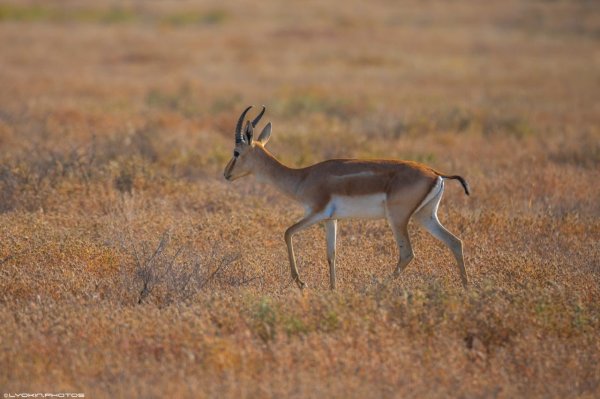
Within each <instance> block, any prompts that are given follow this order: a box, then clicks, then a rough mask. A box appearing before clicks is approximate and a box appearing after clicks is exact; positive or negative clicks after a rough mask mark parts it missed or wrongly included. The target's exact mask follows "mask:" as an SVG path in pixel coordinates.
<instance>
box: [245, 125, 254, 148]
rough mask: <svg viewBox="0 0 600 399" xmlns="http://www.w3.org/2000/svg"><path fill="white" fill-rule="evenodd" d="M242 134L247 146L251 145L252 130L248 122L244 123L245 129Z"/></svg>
mask: <svg viewBox="0 0 600 399" xmlns="http://www.w3.org/2000/svg"><path fill="white" fill-rule="evenodd" d="M244 133H245V135H246V141H247V143H248V144H252V135H253V134H254V128H253V127H252V124H251V123H250V121H247V122H246V128H245V129H244Z"/></svg>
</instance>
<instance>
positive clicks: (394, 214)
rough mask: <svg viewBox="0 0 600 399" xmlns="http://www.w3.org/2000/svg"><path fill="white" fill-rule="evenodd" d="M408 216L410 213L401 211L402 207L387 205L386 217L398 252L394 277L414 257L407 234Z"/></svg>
mask: <svg viewBox="0 0 600 399" xmlns="http://www.w3.org/2000/svg"><path fill="white" fill-rule="evenodd" d="M409 218H410V215H407V214H406V212H403V211H402V207H398V208H394V207H393V206H392V205H390V206H388V207H387V219H388V222H389V224H390V226H391V227H392V231H393V232H394V239H395V240H396V245H397V246H398V252H399V254H398V264H397V265H396V269H395V270H394V277H397V276H399V275H400V273H402V272H403V271H404V269H406V266H408V264H409V263H410V261H412V260H413V258H414V257H415V255H414V253H413V250H412V246H411V245H410V238H409V236H408V219H409Z"/></svg>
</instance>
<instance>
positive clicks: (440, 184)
mask: <svg viewBox="0 0 600 399" xmlns="http://www.w3.org/2000/svg"><path fill="white" fill-rule="evenodd" d="M443 189H444V179H442V178H441V177H440V176H438V178H437V179H436V180H435V184H434V185H433V188H432V189H431V190H430V191H429V193H428V194H427V196H426V197H425V199H424V200H423V201H421V203H420V204H419V206H418V207H417V209H415V211H414V212H413V215H414V214H415V213H417V212H419V211H420V210H421V208H423V207H424V206H425V205H426V204H427V203H428V202H429V201H431V200H432V199H434V198H435V197H436V196H437V195H438V194H439V193H440V192H441V191H442V190H443Z"/></svg>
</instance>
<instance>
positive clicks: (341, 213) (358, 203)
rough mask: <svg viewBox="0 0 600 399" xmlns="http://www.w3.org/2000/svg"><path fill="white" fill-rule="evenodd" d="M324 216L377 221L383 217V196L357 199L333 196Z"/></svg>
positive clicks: (364, 196)
mask: <svg viewBox="0 0 600 399" xmlns="http://www.w3.org/2000/svg"><path fill="white" fill-rule="evenodd" d="M325 216H326V217H328V218H331V219H346V218H359V219H379V218H384V217H385V194H384V193H381V194H371V195H361V196H358V197H344V196H335V195H334V196H333V197H332V198H331V201H329V204H327V206H326V207H325Z"/></svg>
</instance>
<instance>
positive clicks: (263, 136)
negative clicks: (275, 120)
mask: <svg viewBox="0 0 600 399" xmlns="http://www.w3.org/2000/svg"><path fill="white" fill-rule="evenodd" d="M270 138H271V122H269V123H267V126H265V128H264V129H263V130H262V132H260V136H258V141H260V143H261V144H262V145H265V144H267V141H269V139H270Z"/></svg>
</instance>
